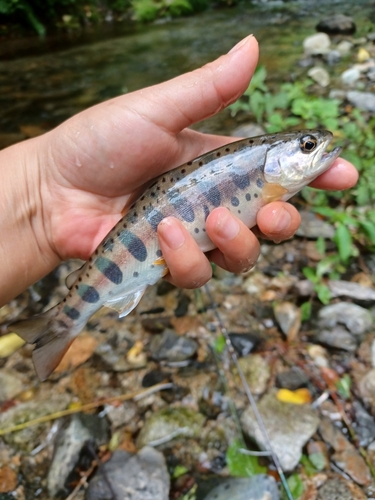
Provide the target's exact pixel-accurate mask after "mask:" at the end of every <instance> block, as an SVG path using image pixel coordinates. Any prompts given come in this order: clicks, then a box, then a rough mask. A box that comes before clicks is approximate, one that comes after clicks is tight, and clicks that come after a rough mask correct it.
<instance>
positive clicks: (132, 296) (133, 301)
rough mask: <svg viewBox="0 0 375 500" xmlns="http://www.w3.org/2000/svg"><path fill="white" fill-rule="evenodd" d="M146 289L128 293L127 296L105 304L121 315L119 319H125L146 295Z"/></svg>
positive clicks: (115, 298)
mask: <svg viewBox="0 0 375 500" xmlns="http://www.w3.org/2000/svg"><path fill="white" fill-rule="evenodd" d="M145 290H146V287H144V288H141V289H140V290H137V291H136V292H133V293H128V294H127V295H121V296H119V297H114V298H113V299H111V300H108V301H107V302H105V304H104V305H105V306H107V307H110V308H111V309H114V310H115V311H117V312H118V313H119V317H120V318H123V317H124V316H126V315H127V314H129V313H130V312H131V311H132V310H133V309H134V308H135V307H136V306H137V305H138V302H139V301H140V300H141V298H142V295H143V294H144V293H145Z"/></svg>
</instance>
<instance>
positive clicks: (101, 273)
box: [12, 130, 340, 380]
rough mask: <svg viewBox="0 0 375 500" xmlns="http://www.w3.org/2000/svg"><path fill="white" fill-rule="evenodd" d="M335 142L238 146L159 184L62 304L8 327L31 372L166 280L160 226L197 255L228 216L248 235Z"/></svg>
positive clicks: (298, 139)
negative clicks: (215, 217)
mask: <svg viewBox="0 0 375 500" xmlns="http://www.w3.org/2000/svg"><path fill="white" fill-rule="evenodd" d="M331 138H332V134H331V133H330V132H328V131H321V130H315V131H300V132H291V133H283V134H274V135H265V136H260V137H257V138H248V139H244V140H241V141H237V142H234V143H231V144H228V145H226V146H223V147H221V148H219V149H216V150H214V151H212V152H209V153H206V154H204V155H202V156H200V157H198V158H196V159H194V160H191V161H189V162H187V163H185V164H184V165H181V166H179V167H177V168H175V169H174V170H171V171H169V172H167V173H165V174H162V175H161V176H159V177H158V178H157V179H156V180H154V182H153V183H152V184H151V185H150V187H149V188H148V189H146V191H145V192H144V193H143V194H142V195H141V196H140V198H139V199H138V200H137V201H136V202H135V203H134V204H133V205H132V206H131V207H130V209H129V212H128V213H127V214H126V215H125V216H124V217H123V218H122V219H121V220H120V221H119V222H118V223H117V224H116V226H115V227H114V228H113V229H112V230H111V231H110V232H109V234H108V235H107V236H106V237H105V238H104V240H103V241H102V243H101V244H100V245H99V246H98V248H97V249H96V250H95V252H94V254H93V255H92V256H91V257H90V258H89V260H88V261H87V262H86V263H85V264H84V266H83V267H82V268H81V269H80V270H79V271H76V272H74V273H73V274H72V276H71V279H70V281H71V282H73V283H72V286H71V289H70V291H69V293H68V295H67V296H66V298H65V299H64V300H63V301H62V302H61V303H60V304H58V305H57V306H55V307H54V308H52V309H51V310H50V311H47V312H46V313H44V314H42V315H39V316H36V317H34V318H30V319H29V320H25V321H20V322H17V323H16V324H14V325H12V330H13V331H15V332H16V333H18V334H19V335H20V336H21V337H22V338H24V339H25V340H26V341H27V342H30V343H33V344H35V349H34V352H33V358H34V364H35V367H36V371H37V374H38V376H39V377H40V378H41V379H42V380H44V379H45V378H47V377H48V376H49V374H50V373H51V372H52V371H53V370H54V369H55V368H56V366H57V364H58V363H59V362H60V360H61V358H62V356H63V355H64V353H65V352H66V350H67V349H68V348H69V346H70V344H71V342H72V341H73V340H74V338H75V337H76V336H77V335H78V334H79V332H80V331H81V330H82V329H83V328H84V326H85V324H86V322H87V321H88V319H89V318H90V317H91V316H92V315H93V314H94V313H95V312H96V311H97V310H98V309H99V308H100V307H102V306H103V305H106V306H108V307H112V308H114V309H115V310H117V311H118V312H119V314H120V317H122V316H125V315H126V314H128V313H129V312H130V311H131V310H132V309H134V307H136V305H137V304H138V302H139V300H140V299H141V297H142V295H143V292H144V291H145V289H146V288H147V286H149V285H151V284H154V283H156V282H157V281H158V280H159V279H160V278H161V277H163V276H164V275H165V274H166V273H167V272H168V269H167V266H166V263H165V261H164V260H163V258H162V253H161V249H160V246H159V243H158V238H157V227H158V225H159V223H160V222H161V221H162V220H163V219H164V218H165V217H168V216H174V217H177V218H179V219H180V220H181V221H182V222H183V224H184V225H185V227H186V228H187V229H188V231H189V232H190V234H191V235H192V236H193V237H194V239H195V240H196V242H197V244H198V245H199V247H200V248H201V249H202V251H208V250H211V249H212V248H214V245H213V243H212V242H211V240H210V239H209V237H208V234H207V232H206V228H205V222H206V219H207V217H208V215H209V214H210V213H211V211H212V210H213V209H214V208H216V207H218V206H224V207H226V208H228V210H230V211H231V212H232V213H233V214H234V215H236V216H237V217H238V218H239V219H241V220H242V221H243V222H244V223H245V224H246V225H247V226H248V227H252V226H254V225H255V224H256V216H257V213H258V211H259V209H260V208H261V207H262V206H264V205H265V204H266V203H269V202H270V201H273V200H287V199H289V198H290V197H291V196H293V194H295V193H296V192H298V191H299V190H300V189H301V188H302V187H303V186H304V185H306V184H307V183H308V182H310V181H311V180H313V179H314V178H315V177H316V176H317V175H319V174H320V173H322V172H323V171H325V170H327V168H328V167H329V166H330V165H331V164H332V162H333V161H334V159H335V158H337V156H338V154H339V152H340V149H339V148H336V149H335V150H334V151H333V152H332V153H329V154H328V153H326V151H325V150H326V148H327V146H328V144H329V143H330V141H331Z"/></svg>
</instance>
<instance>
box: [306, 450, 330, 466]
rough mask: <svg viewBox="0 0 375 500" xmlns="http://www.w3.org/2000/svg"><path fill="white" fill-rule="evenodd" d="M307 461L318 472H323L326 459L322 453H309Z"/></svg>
mask: <svg viewBox="0 0 375 500" xmlns="http://www.w3.org/2000/svg"><path fill="white" fill-rule="evenodd" d="M309 460H310V462H311V463H312V464H313V466H314V467H315V469H316V470H318V471H320V470H324V469H325V467H326V457H325V456H324V455H323V453H319V452H317V453H311V454H310V455H309Z"/></svg>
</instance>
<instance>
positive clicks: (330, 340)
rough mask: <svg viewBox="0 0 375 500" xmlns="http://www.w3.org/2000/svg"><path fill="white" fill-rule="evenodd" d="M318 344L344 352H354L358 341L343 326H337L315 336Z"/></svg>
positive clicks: (323, 330) (320, 331) (321, 331)
mask: <svg viewBox="0 0 375 500" xmlns="http://www.w3.org/2000/svg"><path fill="white" fill-rule="evenodd" d="M314 339H315V341H316V342H318V343H321V344H324V345H327V346H330V347H334V348H335V349H343V350H344V351H348V352H354V351H355V350H356V349H357V342H356V339H355V338H354V337H353V336H352V335H351V334H350V333H349V332H348V330H346V328H344V327H343V326H340V325H336V326H334V327H333V328H332V330H326V329H322V330H319V331H318V332H317V333H316V334H315V335H314Z"/></svg>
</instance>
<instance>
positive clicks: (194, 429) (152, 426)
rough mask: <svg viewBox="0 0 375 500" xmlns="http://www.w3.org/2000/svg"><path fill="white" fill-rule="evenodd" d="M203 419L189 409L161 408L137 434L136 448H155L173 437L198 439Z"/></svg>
mask: <svg viewBox="0 0 375 500" xmlns="http://www.w3.org/2000/svg"><path fill="white" fill-rule="evenodd" d="M204 421H205V418H204V416H203V415H202V414H201V413H198V412H196V411H193V410H191V409H190V408H187V407H183V406H180V407H178V408H163V409H161V410H159V411H156V412H154V413H152V414H151V415H150V417H149V418H148V419H146V421H145V424H144V426H143V427H142V429H141V432H140V433H139V436H138V439H137V446H138V447H139V448H141V447H142V446H146V445H151V446H156V445H157V444H161V443H164V442H168V441H170V440H172V439H173V438H175V437H179V438H180V439H181V437H182V436H183V437H187V438H192V437H198V436H199V435H200V434H201V431H202V428H203V424H204Z"/></svg>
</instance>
